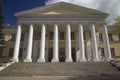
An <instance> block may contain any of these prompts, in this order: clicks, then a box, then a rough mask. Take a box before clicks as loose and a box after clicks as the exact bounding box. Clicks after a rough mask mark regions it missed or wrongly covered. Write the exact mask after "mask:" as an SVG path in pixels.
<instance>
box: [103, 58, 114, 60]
mask: <svg viewBox="0 0 120 80" xmlns="http://www.w3.org/2000/svg"><path fill="white" fill-rule="evenodd" d="M105 60H106V61H111V60H113V59H112V58H106V59H105Z"/></svg>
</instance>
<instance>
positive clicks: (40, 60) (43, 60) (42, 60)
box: [37, 59, 45, 62]
mask: <svg viewBox="0 0 120 80" xmlns="http://www.w3.org/2000/svg"><path fill="white" fill-rule="evenodd" d="M37 62H45V59H38V60H37Z"/></svg>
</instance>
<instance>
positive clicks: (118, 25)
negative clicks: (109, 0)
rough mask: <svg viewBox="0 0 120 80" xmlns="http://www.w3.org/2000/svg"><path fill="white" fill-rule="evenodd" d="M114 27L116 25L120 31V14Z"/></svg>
mask: <svg viewBox="0 0 120 80" xmlns="http://www.w3.org/2000/svg"><path fill="white" fill-rule="evenodd" d="M113 27H115V28H116V29H117V30H118V31H120V16H118V17H117V18H116V19H115V22H114V24H113Z"/></svg>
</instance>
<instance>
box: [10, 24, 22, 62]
mask: <svg viewBox="0 0 120 80" xmlns="http://www.w3.org/2000/svg"><path fill="white" fill-rule="evenodd" d="M20 39H21V26H20V25H18V26H17V34H16V41H15V47H14V53H13V58H12V61H14V62H19V59H18V56H19V49H20Z"/></svg>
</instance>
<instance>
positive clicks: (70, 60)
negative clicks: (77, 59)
mask: <svg viewBox="0 0 120 80" xmlns="http://www.w3.org/2000/svg"><path fill="white" fill-rule="evenodd" d="M65 62H73V60H72V58H66V59H65Z"/></svg>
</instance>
